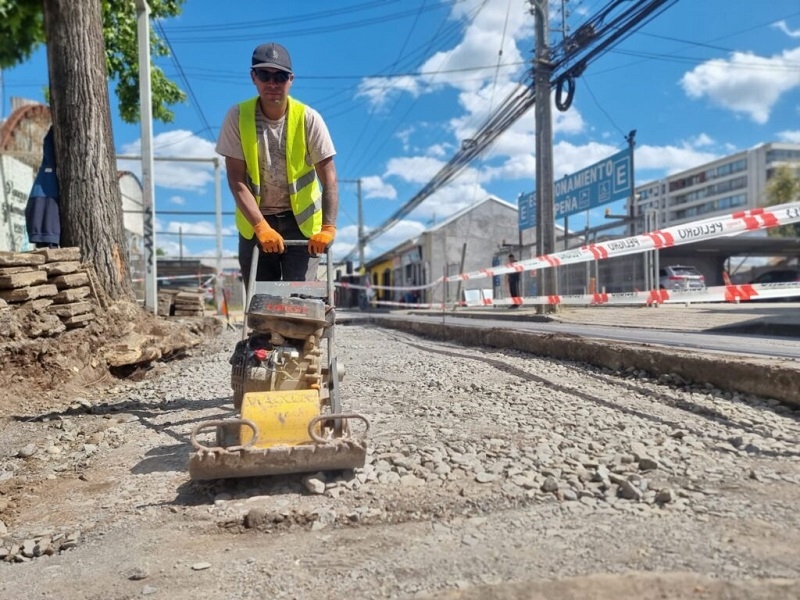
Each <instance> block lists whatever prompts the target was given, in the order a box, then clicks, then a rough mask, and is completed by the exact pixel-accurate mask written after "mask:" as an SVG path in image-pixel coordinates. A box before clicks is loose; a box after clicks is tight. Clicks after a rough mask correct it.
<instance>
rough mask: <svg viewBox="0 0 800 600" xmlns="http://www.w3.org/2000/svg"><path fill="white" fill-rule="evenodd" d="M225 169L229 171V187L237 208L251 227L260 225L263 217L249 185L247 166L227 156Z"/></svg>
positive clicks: (241, 161)
mask: <svg viewBox="0 0 800 600" xmlns="http://www.w3.org/2000/svg"><path fill="white" fill-rule="evenodd" d="M225 169H226V170H227V171H228V186H229V187H230V188H231V194H233V199H234V201H235V202H236V206H237V208H238V209H239V210H240V211H242V214H243V215H244V217H245V218H246V219H247V220H248V221H249V222H250V224H251V225H255V224H256V223H259V222H260V221H261V220H262V219H263V217H262V216H261V210H260V209H259V208H258V203H257V202H256V199H255V196H253V192H252V191H250V187H249V186H248V185H247V164H246V163H245V162H244V161H243V160H239V159H238V158H231V157H230V156H226V157H225Z"/></svg>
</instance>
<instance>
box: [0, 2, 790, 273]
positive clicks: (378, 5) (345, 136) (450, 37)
mask: <svg viewBox="0 0 800 600" xmlns="http://www.w3.org/2000/svg"><path fill="white" fill-rule="evenodd" d="M606 3H607V1H606V0H569V1H567V2H565V4H566V8H567V12H568V15H567V16H566V19H565V20H566V24H567V26H568V27H569V31H574V30H575V29H577V27H578V26H579V25H580V24H581V23H582V22H584V20H585V19H586V18H587V16H590V15H593V14H595V13H596V12H597V11H598V10H599V9H600V8H601V7H602V6H604V5H605V4H606ZM335 4H336V6H337V8H336V9H331V8H330V7H331V5H332V3H330V2H327V1H324V2H323V1H320V0H306V2H303V3H296V2H291V3H290V2H280V3H279V2H269V3H266V2H263V0H238V1H237V2H236V3H235V8H236V10H230V11H223V10H220V6H221V4H220V3H219V2H216V1H211V0H187V2H186V3H185V4H184V7H183V14H182V15H181V16H180V17H178V18H177V19H172V20H169V21H164V22H162V23H161V26H162V27H163V31H164V32H165V33H166V36H167V39H168V41H169V43H170V45H171V46H172V49H173V50H174V54H175V57H174V59H167V60H161V61H160V62H159V64H160V66H162V68H163V69H164V70H165V72H166V73H167V75H168V76H170V77H171V78H172V79H174V80H175V81H176V82H177V83H178V84H179V85H180V86H181V87H182V88H183V89H184V90H186V91H187V92H189V95H190V99H189V100H188V101H187V102H186V104H183V105H179V106H176V107H174V110H175V113H176V118H175V121H174V122H173V123H170V124H162V123H158V122H156V123H155V124H154V134H155V136H156V137H155V152H156V155H157V156H176V157H213V156H214V144H215V140H216V136H217V134H218V132H219V127H220V125H221V123H222V120H223V117H224V115H225V113H226V111H227V109H228V108H229V107H230V106H231V105H232V104H234V103H237V102H239V101H241V100H243V99H245V98H248V97H251V96H253V95H255V89H254V87H253V85H252V83H251V82H250V79H249V75H248V69H249V65H250V55H251V53H252V50H253V48H254V47H255V46H257V45H258V44H260V43H263V42H267V41H276V42H279V43H281V44H283V45H285V46H286V47H287V48H288V49H289V51H290V53H291V55H292V59H293V63H294V71H295V82H294V84H293V88H292V94H293V95H294V96H295V97H296V98H298V99H300V100H302V101H303V102H305V103H307V104H310V105H311V106H313V107H314V108H316V109H317V110H318V111H319V112H320V113H321V114H322V116H323V117H324V118H325V120H326V122H327V123H328V127H329V129H330V131H331V134H332V136H333V140H334V143H335V145H336V149H337V157H336V165H337V170H338V174H339V178H340V180H342V183H341V184H340V213H339V220H338V235H337V244H335V248H336V254H337V255H339V256H341V255H343V254H345V253H346V252H348V251H349V250H350V249H351V248H352V246H353V244H354V243H355V241H356V234H357V217H358V206H357V195H356V185H355V184H354V183H349V181H352V180H356V179H359V178H360V179H361V180H362V182H363V188H362V189H363V214H364V222H365V226H366V228H367V230H369V229H370V228H371V227H377V226H378V225H381V224H382V223H384V222H385V221H386V219H387V218H388V217H389V216H390V215H391V214H393V213H394V212H395V211H396V210H397V209H398V208H399V207H400V206H401V205H402V204H403V203H405V202H406V201H408V200H409V199H410V198H411V197H413V196H414V195H415V194H416V193H417V192H418V191H419V190H420V189H421V188H422V187H423V186H424V185H425V184H426V183H427V182H428V181H429V180H430V179H431V178H432V177H433V176H434V175H435V174H436V173H437V172H438V171H439V169H440V168H441V167H442V166H443V165H444V164H445V163H446V162H447V161H448V160H449V159H450V158H451V157H452V156H453V154H454V153H455V151H456V150H457V148H458V147H459V145H460V143H461V140H463V139H466V138H469V137H471V135H472V134H473V133H474V132H475V131H476V130H477V129H478V128H479V127H480V126H481V125H482V124H483V123H484V120H485V119H486V117H487V115H488V114H490V113H491V111H492V109H493V108H496V107H497V105H498V104H499V103H500V102H501V101H502V100H503V99H504V98H505V97H506V95H507V94H508V93H509V91H510V90H512V89H513V88H514V86H515V85H516V84H517V83H518V82H519V81H520V78H521V75H522V71H523V69H525V68H527V66H526V65H527V64H528V61H529V60H530V58H531V56H532V48H533V44H534V40H533V31H534V24H533V18H532V17H531V16H530V14H529V6H530V5H529V3H528V2H527V0H455V1H453V0H449V1H448V0H340V1H338V2H336V3H335ZM624 4H625V3H623V6H624ZM231 6H232V7H233V6H234V4H231ZM267 7H268V8H267ZM550 12H551V21H552V22H551V31H552V36H551V39H552V43H553V44H556V43H558V42H559V41H560V40H561V39H562V31H561V28H562V24H563V20H564V19H562V16H563V11H562V2H561V0H557V1H556V0H551V10H550ZM501 49H502V55H500V50H501ZM46 78H47V68H46V55H45V51H44V50H43V49H42V50H41V51H39V52H37V53H36V55H35V56H34V57H33V58H32V59H31V60H30V61H29V62H28V63H26V64H25V65H21V66H19V67H16V68H14V69H11V70H7V71H4V72H3V99H2V100H3V104H2V115H3V116H4V117H6V116H8V111H9V106H10V97H12V96H21V97H25V98H31V99H34V100H39V101H42V100H43V98H44V95H43V90H44V88H45V87H46V85H47V83H46ZM110 87H111V89H112V90H113V82H112V84H111V86H110ZM111 103H112V106H113V107H114V110H113V115H112V116H113V128H114V141H115V146H116V148H117V151H118V153H119V154H138V153H139V147H140V146H139V142H140V131H139V127H138V125H135V126H134V125H126V124H124V123H122V121H121V120H120V119H119V117H118V115H117V112H116V97H115V96H114V95H113V92H112V95H111ZM553 118H554V158H555V177H556V178H559V177H561V176H563V175H564V174H566V173H570V172H574V171H576V170H578V169H580V168H583V167H585V166H588V165H590V164H593V163H595V162H597V161H599V160H601V159H603V158H605V157H607V156H609V155H611V154H613V153H615V152H616V151H618V150H621V149H622V148H624V147H625V144H626V142H625V140H624V135H625V134H627V133H628V132H629V131H630V130H631V129H636V130H637V136H636V140H637V147H636V154H635V178H636V183H637V184H640V183H644V182H646V181H649V180H652V179H657V178H660V177H663V176H664V175H666V174H669V173H671V172H675V171H680V170H683V169H686V168H690V167H692V166H695V165H698V164H702V163H704V162H706V161H708V160H711V159H714V158H716V157H719V156H723V155H725V154H728V153H731V152H734V151H738V150H743V149H746V148H749V147H752V146H755V145H757V144H760V143H763V142H768V141H782V140H783V141H793V142H798V143H800V4H798V0H770V1H769V2H754V1H753V0H702V1H700V2H698V1H695V0H679V1H678V2H677V4H675V5H674V6H672V7H671V8H669V9H668V10H667V11H666V12H664V13H663V14H661V15H660V16H658V17H657V18H656V19H655V20H654V21H652V22H650V23H649V24H647V25H646V26H645V27H644V28H643V29H641V30H640V31H639V32H638V33H636V34H634V35H633V36H632V37H630V38H629V39H627V40H626V41H625V42H623V43H622V44H621V45H619V46H618V47H616V48H615V49H614V50H612V51H611V52H609V53H607V54H606V55H604V56H603V57H602V58H600V59H599V60H597V61H595V62H593V63H592V64H591V65H590V66H589V68H588V69H587V71H586V72H585V73H584V75H583V76H582V77H581V78H579V79H578V80H577V86H576V93H575V99H574V102H573V105H572V107H571V108H570V109H569V111H567V112H564V113H561V112H558V111H555V110H554V112H553ZM534 131H535V123H534V114H533V110H531V111H529V112H528V113H527V114H526V115H524V116H523V117H522V118H521V119H519V120H518V121H517V122H516V123H515V124H514V126H512V127H511V128H510V129H509V130H508V131H506V132H505V133H504V134H503V135H502V136H501V137H500V138H498V140H496V142H495V143H494V145H493V146H492V147H491V148H490V150H489V152H487V153H486V154H485V155H484V156H483V157H482V159H480V160H477V161H475V162H473V163H472V164H470V165H469V167H467V168H466V169H465V170H464V171H463V172H462V173H461V174H460V175H459V177H458V178H457V179H455V180H454V181H453V182H451V183H450V184H449V185H448V186H447V187H445V188H444V189H442V190H440V191H439V192H437V193H436V194H435V195H433V196H432V197H430V198H429V199H428V200H427V201H426V202H425V203H423V204H422V205H421V206H419V207H418V208H417V209H416V210H415V211H414V213H412V214H411V215H410V217H409V218H408V219H406V220H404V221H403V222H401V223H399V224H398V225H397V226H395V227H394V228H392V229H391V230H389V231H387V232H386V233H385V234H383V235H382V236H380V237H379V238H377V239H375V240H373V241H372V242H371V243H370V245H369V247H368V248H367V257H368V258H369V257H370V256H376V255H378V254H380V253H381V252H383V251H385V250H388V249H389V248H391V247H393V246H395V245H396V244H398V243H399V242H401V241H403V240H405V239H408V238H409V237H412V236H414V235H416V234H417V233H419V232H420V231H422V230H424V229H425V228H426V227H428V226H430V225H431V224H432V223H435V222H438V221H440V220H442V219H443V218H446V217H447V216H448V215H450V214H452V213H453V212H455V211H457V210H459V209H461V208H464V207H465V206H468V205H469V204H471V203H473V202H476V201H479V200H482V199H484V198H485V197H486V196H487V195H488V194H493V195H495V196H497V197H499V198H502V199H504V200H507V201H509V202H512V203H515V202H516V198H517V196H518V195H519V194H520V193H521V192H527V191H530V190H532V189H533V188H534V178H535V173H534V165H535V156H534V145H535V140H534ZM119 166H120V168H121V169H126V170H131V171H134V172H136V173H139V172H140V169H139V167H138V165H136V164H135V163H130V162H121V163H120V165H119ZM155 184H156V198H155V202H156V213H157V231H158V232H159V234H158V237H157V242H158V245H159V246H160V247H162V248H164V249H165V250H166V251H167V253H168V254H170V255H177V254H178V241H179V238H178V235H177V232H178V231H182V233H183V237H182V240H183V249H182V250H183V254H184V256H189V255H195V256H211V255H213V254H214V252H215V249H216V241H215V238H214V237H213V233H214V231H215V217H214V214H213V211H214V182H213V171H212V168H211V166H210V164H209V165H205V164H203V163H171V162H160V161H159V162H157V163H156V168H155ZM222 188H223V195H222V201H223V210H224V211H227V212H232V211H233V207H234V205H233V199H232V197H231V195H230V193H229V191H228V189H227V184H226V182H225V178H224V174H223V185H222ZM612 209H614V210H616V207H613V206H612ZM169 211H200V212H202V211H207V212H208V213H209V214H207V215H188V214H187V215H173V214H167V213H168V212H169ZM223 227H224V234H225V237H224V241H223V246H224V249H225V252H226V254H229V255H232V256H233V255H235V253H236V236H235V228H234V226H233V218H232V216H225V217H224V218H223ZM193 234H200V235H197V236H195V235H193ZM203 234H205V236H204V235H203Z"/></svg>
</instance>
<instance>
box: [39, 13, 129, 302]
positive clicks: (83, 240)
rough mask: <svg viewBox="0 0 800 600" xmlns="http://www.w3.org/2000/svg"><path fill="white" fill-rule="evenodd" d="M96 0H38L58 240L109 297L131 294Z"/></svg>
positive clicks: (100, 18) (103, 53)
mask: <svg viewBox="0 0 800 600" xmlns="http://www.w3.org/2000/svg"><path fill="white" fill-rule="evenodd" d="M101 11H102V2H101V0H44V25H45V33H46V36H47V63H48V70H49V75H50V104H51V109H52V114H53V125H54V129H55V142H56V157H57V169H58V182H59V188H60V208H61V245H62V246H78V247H79V248H80V249H81V255H82V256H83V259H84V260H85V261H88V262H90V263H92V264H93V265H94V267H95V271H96V272H97V276H98V279H99V280H100V285H102V286H103V288H104V289H105V291H106V293H107V294H108V295H109V297H110V298H112V299H114V300H118V299H131V298H132V297H133V293H132V290H131V279H130V271H129V269H128V249H127V243H126V239H125V232H124V228H123V225H122V196H121V193H120V189H119V183H118V181H117V167H116V159H115V152H114V139H113V134H112V131H111V109H110V105H109V99H108V83H107V77H106V60H105V46H104V42H103V20H102V12H101Z"/></svg>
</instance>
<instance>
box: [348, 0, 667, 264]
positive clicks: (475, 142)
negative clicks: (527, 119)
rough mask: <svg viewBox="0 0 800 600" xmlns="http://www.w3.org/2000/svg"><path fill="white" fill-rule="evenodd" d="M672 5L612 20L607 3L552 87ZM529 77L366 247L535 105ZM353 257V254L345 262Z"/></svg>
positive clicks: (561, 59) (575, 40) (570, 44)
mask: <svg viewBox="0 0 800 600" xmlns="http://www.w3.org/2000/svg"><path fill="white" fill-rule="evenodd" d="M675 2H677V0H643V1H640V2H638V3H637V4H636V5H635V6H633V7H631V8H630V9H629V10H627V11H625V12H623V13H622V14H619V15H616V16H612V12H613V9H615V8H616V7H617V6H618V5H620V4H623V3H625V0H612V1H611V2H610V3H609V4H607V5H605V6H604V7H603V8H602V9H601V10H600V11H599V12H598V13H597V14H596V15H594V16H593V17H591V18H590V19H588V20H587V21H586V22H585V23H584V24H583V25H581V26H580V27H578V28H577V29H576V30H575V33H573V34H572V35H571V36H569V37H568V38H566V39H565V40H564V42H563V43H562V44H561V45H560V47H559V48H558V52H554V53H553V56H554V60H553V71H552V72H553V75H554V78H553V81H551V85H554V84H555V83H556V82H557V81H558V79H559V78H561V77H570V78H572V77H580V75H581V74H582V73H583V71H584V70H585V69H586V67H587V66H588V65H589V64H591V63H592V62H593V61H595V60H597V59H598V58H599V57H600V56H602V55H603V54H605V53H606V52H608V51H609V50H610V48H612V47H613V46H614V45H616V44H618V43H620V42H621V41H622V40H624V39H626V38H627V37H628V36H630V35H631V34H632V33H633V32H634V31H636V30H637V29H638V28H640V27H642V26H643V25H644V24H646V23H648V22H649V21H650V20H652V19H653V18H655V17H656V16H657V15H658V14H660V13H661V12H663V11H664V10H666V8H668V7H669V6H672V5H673V4H675ZM531 75H532V74H531V73H526V74H525V76H524V78H523V81H522V82H521V83H520V85H519V86H518V87H517V88H516V89H515V90H514V91H512V92H511V93H510V94H509V95H508V96H507V97H506V99H505V100H504V101H503V102H502V103H501V104H500V106H498V108H497V110H495V111H494V112H493V113H492V114H491V115H490V116H489V118H488V119H487V121H486V122H485V123H484V125H483V126H482V127H481V128H480V129H479V130H478V131H477V132H476V134H475V135H474V136H473V137H472V138H471V139H469V140H466V141H465V143H462V147H461V149H460V150H459V151H458V152H457V153H456V154H455V155H454V156H453V157H452V158H451V159H450V161H449V162H448V163H447V164H445V165H444V167H442V169H440V170H439V172H438V173H437V174H436V175H435V176H434V177H433V178H432V179H431V180H430V181H429V182H428V183H427V184H426V185H425V186H424V187H423V188H422V190H420V191H419V192H418V193H417V194H416V195H414V196H413V197H412V198H411V199H410V200H409V201H408V202H406V203H405V204H404V205H403V206H402V207H400V208H399V209H398V210H397V211H395V213H394V214H392V215H391V216H390V217H389V219H387V220H386V221H385V222H384V223H383V224H382V225H380V226H378V227H376V228H374V229H373V230H372V231H370V232H369V233H368V234H367V235H366V236H365V240H364V241H365V243H367V242H369V241H371V240H373V239H375V238H376V237H378V236H380V235H381V234H383V233H384V232H386V231H387V230H388V229H390V228H391V227H393V226H394V225H395V224H397V223H398V222H399V221H400V220H401V219H402V218H404V217H405V216H407V215H408V214H410V213H411V211H413V210H414V209H415V208H416V207H417V206H419V205H420V204H421V203H422V202H423V201H425V200H426V199H427V198H428V197H429V196H431V195H432V194H433V193H435V192H436V191H438V190H439V189H440V188H441V187H442V186H444V185H446V184H447V183H448V182H449V181H451V180H452V179H453V178H454V177H455V176H456V175H457V174H458V173H460V172H461V170H463V168H464V167H465V166H466V165H467V164H469V163H470V162H471V161H472V160H473V159H474V158H476V157H477V156H479V155H480V154H482V153H483V152H484V151H485V150H486V149H487V148H488V147H489V146H490V145H491V144H492V143H493V142H494V140H495V139H497V137H499V136H500V135H501V134H502V133H503V132H505V131H506V130H507V129H508V128H509V127H511V125H513V124H514V123H515V122H516V121H517V120H518V119H519V118H520V117H521V116H522V115H523V114H524V113H525V112H527V111H528V110H529V109H530V108H531V106H533V103H534V100H535V98H534V95H533V93H532V90H531V85H530V84H531ZM351 255H352V251H351V253H350V254H348V257H349V256H351Z"/></svg>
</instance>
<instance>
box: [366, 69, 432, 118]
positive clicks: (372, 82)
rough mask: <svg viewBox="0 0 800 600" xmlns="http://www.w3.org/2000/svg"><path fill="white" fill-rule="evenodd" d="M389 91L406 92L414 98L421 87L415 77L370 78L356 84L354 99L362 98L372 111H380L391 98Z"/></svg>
mask: <svg viewBox="0 0 800 600" xmlns="http://www.w3.org/2000/svg"><path fill="white" fill-rule="evenodd" d="M391 91H403V92H408V93H409V94H410V95H411V96H412V97H414V98H416V97H417V96H419V94H420V93H421V86H420V83H419V81H418V80H417V79H416V78H415V77H410V76H404V77H391V78H389V77H370V78H367V79H364V80H362V81H361V82H360V83H359V84H358V90H357V91H356V98H358V97H364V98H367V99H368V100H369V102H370V105H371V106H372V108H373V109H374V110H377V111H380V110H382V109H384V108H385V107H386V105H387V104H388V102H389V100H390V99H391V98H392V96H391V95H390V92H391Z"/></svg>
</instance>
